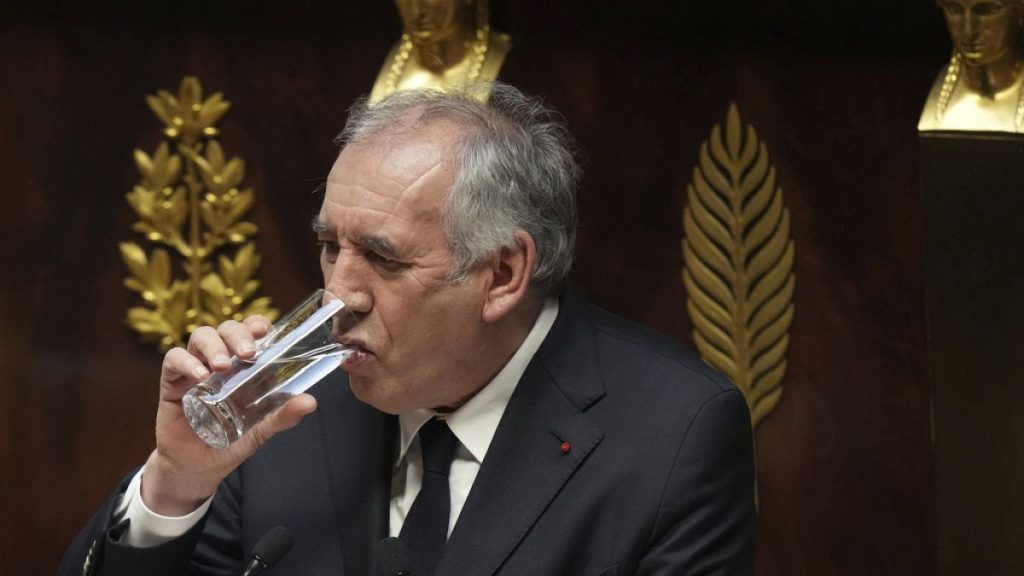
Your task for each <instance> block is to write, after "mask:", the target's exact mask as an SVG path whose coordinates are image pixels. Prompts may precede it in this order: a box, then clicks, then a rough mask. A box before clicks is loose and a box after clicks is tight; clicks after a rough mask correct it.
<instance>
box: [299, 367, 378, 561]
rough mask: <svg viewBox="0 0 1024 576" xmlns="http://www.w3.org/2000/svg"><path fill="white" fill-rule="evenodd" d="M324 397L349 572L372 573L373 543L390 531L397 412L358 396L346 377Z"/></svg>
mask: <svg viewBox="0 0 1024 576" xmlns="http://www.w3.org/2000/svg"><path fill="white" fill-rule="evenodd" d="M330 385H331V386H332V387H334V389H333V390H332V393H331V394H330V395H325V397H323V398H318V400H319V401H320V406H319V409H318V410H317V412H318V413H319V415H320V419H321V437H322V441H323V445H324V459H325V460H326V465H327V470H328V474H329V476H330V478H329V482H330V488H331V500H332V504H333V506H334V517H335V520H336V522H337V523H338V531H339V533H340V534H341V546H342V558H343V559H344V563H345V570H344V573H343V574H345V575H347V576H362V575H364V574H370V573H371V570H372V565H373V556H372V551H373V546H374V544H376V542H377V541H378V540H380V539H381V538H384V537H386V536H387V535H388V521H389V519H388V503H389V501H390V499H391V490H390V486H391V470H392V466H393V464H394V451H395V442H396V438H395V434H396V430H397V428H398V424H397V421H396V420H395V418H394V417H393V416H388V415H386V414H383V413H381V412H379V411H377V410H376V409H374V408H372V407H371V406H369V405H367V404H364V403H362V402H360V401H359V400H357V399H356V398H355V397H354V396H353V395H352V391H351V389H350V388H349V385H348V379H347V378H346V377H344V376H342V377H341V378H338V379H337V380H335V381H332V382H331V383H330Z"/></svg>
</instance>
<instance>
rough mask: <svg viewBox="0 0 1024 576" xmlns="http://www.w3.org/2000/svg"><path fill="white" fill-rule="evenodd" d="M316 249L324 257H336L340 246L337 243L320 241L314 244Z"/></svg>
mask: <svg viewBox="0 0 1024 576" xmlns="http://www.w3.org/2000/svg"><path fill="white" fill-rule="evenodd" d="M316 247H317V249H318V250H319V251H320V253H321V254H324V255H325V256H332V255H337V254H338V252H339V251H340V250H341V246H339V245H338V243H337V242H331V241H330V240H320V241H318V242H317V243H316Z"/></svg>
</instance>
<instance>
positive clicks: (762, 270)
mask: <svg viewBox="0 0 1024 576" xmlns="http://www.w3.org/2000/svg"><path fill="white" fill-rule="evenodd" d="M686 195H687V202H686V208H685V209H684V211H683V231H684V238H683V242H682V247H683V259H684V268H683V284H684V286H685V288H686V294H687V299H686V308H687V311H688V312H689V314H690V318H691V319H692V321H693V326H694V329H693V338H694V341H695V343H696V345H697V349H698V350H699V352H700V354H701V355H702V356H703V357H704V359H705V361H707V362H708V363H709V364H711V365H713V366H714V367H716V368H718V369H719V370H721V371H722V372H723V373H725V374H726V375H727V376H728V377H729V378H730V379H731V380H732V381H733V382H734V383H735V384H736V386H737V387H738V388H739V389H740V390H741V391H742V392H743V394H744V396H745V397H746V400H747V404H748V406H750V413H751V421H752V424H753V426H754V427H756V426H757V425H758V424H759V423H760V422H761V421H762V420H763V419H764V418H765V416H767V415H768V414H769V413H771V411H772V410H774V409H775V407H776V406H777V405H778V403H779V400H780V399H781V398H782V378H783V376H784V375H785V373H786V352H787V350H788V348H789V328H790V325H791V324H792V322H793V312H794V305H793V292H794V288H795V285H796V280H795V277H794V275H793V252H794V248H793V240H792V238H791V237H790V222H789V211H788V210H787V209H786V207H785V204H784V201H783V195H782V189H781V188H779V187H778V186H776V183H775V167H774V166H772V165H771V164H770V162H769V159H768V150H767V148H766V147H765V145H764V144H763V143H761V142H759V141H758V139H757V133H756V132H755V131H754V128H753V127H752V126H749V125H748V126H747V127H746V132H745V133H744V130H743V126H742V124H741V122H740V115H739V111H738V110H737V108H736V104H735V103H732V104H730V105H729V111H728V114H727V117H726V122H725V132H724V134H723V131H722V128H721V126H720V125H715V127H714V128H713V129H712V131H711V138H710V139H709V140H707V141H705V142H704V143H703V144H701V148H700V161H699V164H698V165H697V166H696V167H695V168H694V171H693V182H692V183H691V184H690V185H689V186H687V188H686Z"/></svg>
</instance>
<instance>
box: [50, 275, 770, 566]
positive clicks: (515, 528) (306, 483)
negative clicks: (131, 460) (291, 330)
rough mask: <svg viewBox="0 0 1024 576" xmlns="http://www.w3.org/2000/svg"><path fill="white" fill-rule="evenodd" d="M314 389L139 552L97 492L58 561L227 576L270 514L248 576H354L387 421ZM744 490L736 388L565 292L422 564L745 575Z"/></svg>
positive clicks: (384, 499) (748, 555)
mask: <svg viewBox="0 0 1024 576" xmlns="http://www.w3.org/2000/svg"><path fill="white" fill-rule="evenodd" d="M315 391H316V392H315V395H316V396H317V398H318V401H319V403H320V405H319V409H318V410H317V412H316V414H315V415H311V416H309V417H307V418H306V419H305V420H304V421H303V422H302V423H301V424H300V425H299V426H298V427H296V428H295V429H293V430H290V431H288V432H284V433H281V434H278V435H277V436H276V437H274V438H273V439H271V440H270V441H269V442H268V443H267V444H266V445H265V446H264V447H263V448H262V449H261V450H260V451H259V452H258V453H257V454H256V455H255V456H253V457H252V458H251V459H250V460H248V461H247V462H246V463H245V464H243V465H242V466H241V467H240V468H239V469H238V470H236V471H235V472H234V473H233V474H232V475H231V476H229V477H228V478H227V480H225V482H223V484H222V485H221V487H220V489H219V490H218V492H217V495H216V497H215V498H214V501H213V505H212V507H211V511H210V512H209V514H208V515H207V517H206V518H205V519H204V521H203V522H202V523H200V525H198V526H196V528H195V529H193V530H192V531H190V532H189V533H188V534H186V535H185V536H183V537H182V538H179V539H177V540H174V541H172V542H170V543H167V544H165V545H162V546H158V547H156V548H152V549H133V548H130V547H127V546H123V545H121V544H119V543H118V538H119V534H120V533H121V530H123V528H124V526H123V524H124V522H122V525H115V526H111V525H110V520H109V519H110V510H111V508H112V507H113V505H114V502H115V497H112V498H111V500H110V501H109V502H108V503H107V505H105V506H104V508H103V509H102V510H101V511H100V512H99V513H98V514H97V515H96V517H95V518H94V519H93V521H92V522H91V523H90V525H89V526H88V527H87V528H86V529H85V530H84V531H83V532H82V534H80V535H79V537H78V539H77V540H76V541H75V543H74V544H73V545H72V547H71V549H70V550H69V551H68V553H67V555H66V557H65V559H64V564H63V565H62V572H61V573H62V574H81V573H82V572H83V571H82V567H83V563H84V562H86V557H87V556H89V560H88V562H89V564H90V566H89V570H92V569H93V567H96V566H99V567H100V568H99V569H98V570H97V571H96V573H105V574H146V575H157V574H186V573H189V571H191V572H192V573H196V574H217V575H221V574H223V575H229V574H230V575H236V574H239V573H240V572H241V571H242V567H243V558H244V557H245V556H246V555H247V554H248V552H249V550H250V549H251V547H252V546H253V544H254V543H255V542H256V541H257V540H258V539H259V538H260V537H261V536H262V535H263V534H264V533H265V532H266V531H267V530H269V529H270V528H272V527H274V526H276V525H283V526H285V527H287V528H288V529H289V530H290V531H291V533H292V535H293V536H294V539H295V545H294V547H293V548H292V550H291V552H289V553H288V555H286V556H285V557H284V559H283V560H282V561H281V563H280V564H278V566H277V567H275V568H274V569H272V570H271V571H268V572H266V574H288V575H307V574H310V575H313V574H330V575H342V574H343V575H346V576H362V575H368V574H371V572H372V562H373V559H372V550H373V546H374V544H375V543H376V542H377V541H378V540H379V539H381V538H383V537H385V536H387V532H388V503H389V498H390V476H391V469H392V463H393V459H394V447H395V445H396V438H395V436H396V431H397V422H396V419H395V418H394V417H392V416H387V415H385V414H382V413H380V412H377V411H376V410H374V409H373V408H371V407H370V406H368V405H365V404H363V403H361V402H359V401H358V400H356V399H355V398H354V397H353V396H352V394H351V391H350V390H349V387H348V385H347V380H346V378H345V375H344V373H342V372H339V373H338V374H337V375H336V376H334V377H332V378H329V379H327V380H325V381H324V382H322V383H320V384H319V385H318V386H316V387H315ZM563 442H568V443H569V445H570V446H571V448H570V449H569V450H568V452H567V453H565V452H563V450H562V443H563ZM122 489H123V487H122ZM753 489H754V467H753V455H752V439H751V430H750V421H749V415H748V411H747V407H746V404H745V402H744V400H743V397H742V395H741V394H740V393H739V392H738V391H737V390H736V389H735V388H734V387H733V386H732V385H731V384H730V383H728V382H727V381H726V379H725V378H723V377H722V376H721V375H719V374H718V373H716V372H714V371H713V370H711V369H710V368H708V367H707V366H706V365H705V364H703V363H702V362H701V361H700V360H699V359H698V358H697V357H696V356H695V355H694V354H693V353H691V352H689V351H685V350H682V349H680V348H679V347H678V346H677V345H675V344H673V343H672V342H671V341H670V340H668V339H667V338H665V337H663V336H660V335H658V334H655V333H654V332H652V331H650V330H648V329H645V328H643V327H640V326H637V325H634V324H631V323H628V322H626V321H624V320H622V319H619V318H617V317H614V316H612V315H610V314H608V313H606V312H603V311H601V310H599V309H597V308H595V307H593V306H591V305H589V304H587V303H586V302H584V301H583V300H582V299H581V298H580V297H578V296H576V295H574V294H572V292H571V291H570V292H569V293H568V294H567V295H566V296H564V297H563V299H562V303H561V309H560V312H559V315H558V319H557V320H556V322H555V325H554V326H553V327H552V329H551V332H550V333H549V335H548V337H547V339H546V340H545V341H544V343H543V345H542V347H541V348H540V350H539V351H538V352H537V354H536V356H535V357H534V359H533V361H532V362H531V363H530V364H529V367H528V368H527V369H526V372H525V373H524V374H523V377H522V380H521V381H520V382H519V385H518V387H517V388H516V391H515V393H514V394H513V396H512V399H511V401H510V402H509V405H508V408H507V410H506V412H505V414H504V416H503V417H502V419H501V423H500V424H499V426H498V429H497V432H496V434H495V436H494V440H493V443H492V444H491V447H490V449H489V451H488V454H487V458H486V459H485V461H484V462H483V465H482V466H481V468H480V472H479V475H478V476H477V479H476V482H475V483H474V485H473V488H472V491H471V492H470V494H469V498H468V499H467V501H466V503H465V507H464V508H463V511H462V514H461V516H460V517H459V521H458V523H457V524H456V525H455V528H454V530H453V532H452V534H451V538H450V540H449V542H448V545H447V547H446V549H445V552H444V557H443V558H442V560H441V565H440V566H439V567H438V571H437V574H438V575H452V576H469V575H476V574H480V575H492V574H501V575H512V574H521V575H530V576H535V575H562V574H566V575H570V574H571V575H576V574H579V575H583V576H589V575H594V576H597V575H602V574H665V575H668V574H673V575H675V574H716V575H717V574H752V573H753V564H754V531H755V526H754V499H753ZM87 572H88V570H87Z"/></svg>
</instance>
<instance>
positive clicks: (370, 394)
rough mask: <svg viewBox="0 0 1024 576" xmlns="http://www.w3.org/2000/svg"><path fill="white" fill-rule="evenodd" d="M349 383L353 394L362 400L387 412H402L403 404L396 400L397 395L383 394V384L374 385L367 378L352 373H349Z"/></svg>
mask: <svg viewBox="0 0 1024 576" xmlns="http://www.w3.org/2000/svg"><path fill="white" fill-rule="evenodd" d="M348 385H349V388H351V389H352V395H353V396H355V397H356V399H357V400H359V401H360V402H362V403H364V404H369V405H370V406H373V407H374V408H376V409H377V410H380V411H381V412H384V413H385V414H400V413H401V412H402V406H401V405H400V404H399V402H397V401H396V400H397V398H396V395H394V394H387V393H386V392H385V393H383V394H382V390H381V388H383V387H382V386H380V385H374V384H373V382H371V381H370V380H368V379H366V378H360V377H358V376H352V375H349V378H348Z"/></svg>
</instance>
